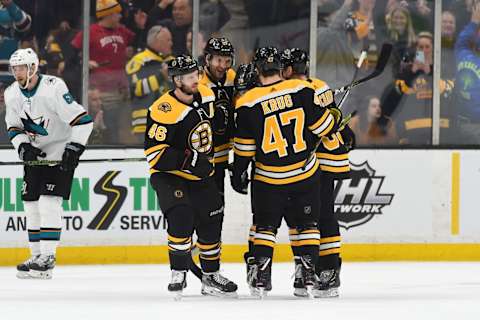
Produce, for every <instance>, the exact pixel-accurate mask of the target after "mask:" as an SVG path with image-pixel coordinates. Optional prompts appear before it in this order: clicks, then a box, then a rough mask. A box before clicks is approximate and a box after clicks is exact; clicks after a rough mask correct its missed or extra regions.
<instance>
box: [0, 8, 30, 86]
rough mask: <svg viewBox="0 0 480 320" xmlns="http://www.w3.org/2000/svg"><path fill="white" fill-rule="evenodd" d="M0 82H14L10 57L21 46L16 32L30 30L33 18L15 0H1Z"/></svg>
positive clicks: (23, 32)
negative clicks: (9, 68) (9, 64)
mask: <svg viewBox="0 0 480 320" xmlns="http://www.w3.org/2000/svg"><path fill="white" fill-rule="evenodd" d="M0 4H1V6H0V82H8V83H10V82H12V81H13V77H12V75H11V74H10V72H9V70H8V59H9V58H10V56H11V55H12V53H13V52H14V51H15V50H17V49H18V48H19V39H18V38H16V34H15V32H17V33H19V34H25V33H27V32H28V31H29V30H30V27H31V23H32V19H31V18H30V16H29V15H28V14H27V13H26V12H25V11H23V10H22V9H21V8H20V7H19V6H17V5H16V4H15V3H14V2H13V0H0Z"/></svg>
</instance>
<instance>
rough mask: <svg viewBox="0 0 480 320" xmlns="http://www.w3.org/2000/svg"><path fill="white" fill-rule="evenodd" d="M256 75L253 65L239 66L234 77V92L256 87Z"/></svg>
mask: <svg viewBox="0 0 480 320" xmlns="http://www.w3.org/2000/svg"><path fill="white" fill-rule="evenodd" d="M257 82H258V74H257V70H256V69H255V65H254V64H253V63H247V64H241V65H240V66H239V67H238V69H237V73H236V75H235V80H234V81H233V84H234V86H235V90H238V91H244V90H249V89H252V88H253V87H255V86H256V85H257Z"/></svg>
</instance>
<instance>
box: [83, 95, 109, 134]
mask: <svg viewBox="0 0 480 320" xmlns="http://www.w3.org/2000/svg"><path fill="white" fill-rule="evenodd" d="M88 113H89V114H90V116H91V117H92V119H93V130H92V133H91V134H90V139H89V141H88V143H89V144H104V143H105V141H104V135H105V130H106V129H107V127H106V126H105V122H104V121H103V108H102V99H101V98H100V91H98V89H94V88H90V89H88Z"/></svg>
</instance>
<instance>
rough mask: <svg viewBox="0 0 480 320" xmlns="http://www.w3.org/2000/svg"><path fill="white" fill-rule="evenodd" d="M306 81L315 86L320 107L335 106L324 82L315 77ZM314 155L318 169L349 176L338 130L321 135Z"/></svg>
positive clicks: (348, 165) (346, 153)
mask: <svg viewBox="0 0 480 320" xmlns="http://www.w3.org/2000/svg"><path fill="white" fill-rule="evenodd" d="M307 81H308V82H310V83H311V84H312V85H313V87H314V88H315V95H316V96H317V97H318V99H319V101H320V104H321V106H322V107H326V108H328V107H335V106H336V105H335V99H334V95H333V91H332V90H331V89H330V87H329V86H328V84H327V83H326V82H324V81H322V80H320V79H315V78H313V79H308V80H307ZM316 155H317V158H318V160H319V161H320V169H321V170H322V171H323V172H324V173H326V174H328V175H331V176H332V177H333V178H337V179H339V178H347V177H348V176H349V173H350V162H349V160H348V149H347V147H346V146H345V143H344V141H343V137H342V135H341V134H340V132H334V133H331V134H329V135H328V136H325V137H322V143H321V144H320V145H319V147H318V149H317V151H316Z"/></svg>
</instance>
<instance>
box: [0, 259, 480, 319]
mask: <svg viewBox="0 0 480 320" xmlns="http://www.w3.org/2000/svg"><path fill="white" fill-rule="evenodd" d="M222 268H223V272H224V274H225V275H226V276H227V277H230V278H231V279H232V280H234V281H236V282H237V283H238V284H239V297H238V299H219V298H214V297H204V296H201V295H200V283H199V281H198V280H197V279H196V278H195V277H194V276H193V274H189V277H188V287H187V289H186V290H185V291H184V293H185V297H184V298H183V299H182V301H179V302H176V301H174V300H173V297H172V296H171V295H170V294H169V293H168V292H167V290H166V286H167V283H168V281H169V278H170V271H169V269H168V267H167V266H166V265H121V266H114V265H102V266H62V265H60V266H57V268H56V269H55V273H54V279H53V280H19V279H16V278H15V273H16V272H15V269H14V268H13V267H9V268H7V267H3V268H0V319H2V320H7V319H8V320H23V319H25V320H27V319H28V320H31V319H46V320H53V319H61V320H74V319H82V320H90V319H102V320H104V319H113V320H124V319H125V320H127V319H128V320H143V319H159V320H160V319H165V320H169V319H174V320H182V319H192V320H197V319H209V320H214V319H222V320H227V319H243V320H257V319H258V320H281V319H296V318H297V319H299V318H302V319H305V320H307V319H325V320H343V319H368V320H376V319H379V320H380V319H381V320H396V319H401V320H406V319H408V320H410V319H422V320H427V319H435V320H437V319H449V320H453V319H455V320H457V319H458V320H460V319H461V320H464V319H480V263H345V264H344V267H343V270H342V287H341V297H340V298H338V299H311V300H308V299H299V298H295V297H294V296H293V295H292V291H293V290H292V279H291V275H292V273H293V265H292V264H290V263H285V264H274V266H273V291H272V292H271V293H270V295H269V296H268V297H267V298H266V299H265V300H258V299H255V298H253V297H250V296H249V294H248V290H247V286H246V284H245V270H244V269H245V268H244V265H243V264H225V265H223V266H222Z"/></svg>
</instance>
